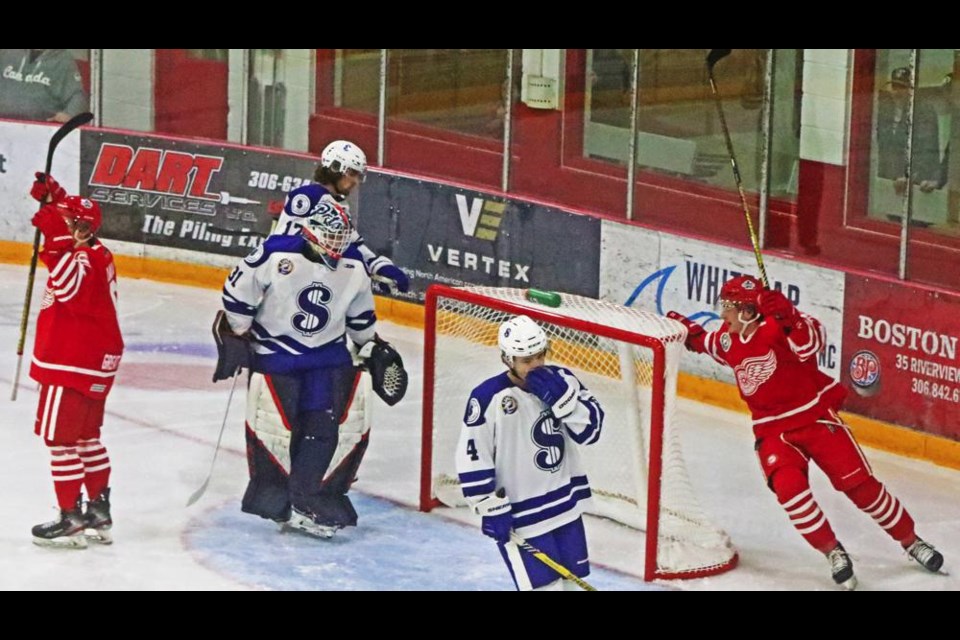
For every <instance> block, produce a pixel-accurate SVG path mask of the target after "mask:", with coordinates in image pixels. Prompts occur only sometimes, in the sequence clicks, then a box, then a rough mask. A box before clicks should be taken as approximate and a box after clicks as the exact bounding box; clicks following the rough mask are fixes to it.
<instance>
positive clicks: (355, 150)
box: [320, 140, 367, 178]
mask: <svg viewBox="0 0 960 640" xmlns="http://www.w3.org/2000/svg"><path fill="white" fill-rule="evenodd" d="M320 166H321V167H326V168H327V169H330V170H331V171H333V172H335V173H340V174H345V173H346V172H347V171H348V170H350V169H352V170H354V171H356V172H357V173H358V174H359V176H360V177H361V178H363V177H364V175H365V174H366V172H367V156H366V154H365V153H364V152H363V150H361V149H360V147H358V146H357V145H355V144H353V143H352V142H350V141H348V140H334V141H333V142H331V143H330V144H328V145H327V146H326V147H324V149H323V153H321V154H320Z"/></svg>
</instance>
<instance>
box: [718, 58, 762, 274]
mask: <svg viewBox="0 0 960 640" xmlns="http://www.w3.org/2000/svg"><path fill="white" fill-rule="evenodd" d="M731 51H732V49H710V52H709V53H708V54H707V76H708V77H709V78H710V90H711V91H712V92H713V101H714V104H716V106H717V115H719V116H720V127H721V128H722V129H723V138H724V140H726V143H727V153H728V154H730V165H731V166H732V167H733V179H734V181H736V183H737V193H739V194H740V204H741V205H742V206H743V215H744V217H746V219H747V230H748V231H749V232H750V242H751V244H753V255H754V256H755V257H756V258H757V267H759V268H760V280H761V282H763V286H764V287H766V288H768V289H769V288H770V283H769V281H768V280H767V270H766V268H764V266H763V256H762V255H760V241H759V240H758V239H757V232H756V231H755V230H754V228H753V219H752V218H751V217H750V208H749V207H748V206H747V196H746V194H744V192H743V181H742V180H741V179H740V169H739V168H738V167H737V156H736V154H735V153H734V152H733V141H732V140H731V139H730V129H729V128H727V118H726V116H724V114H723V104H722V103H721V102H720V92H719V91H717V82H716V80H714V78H713V66H714V65H715V64H717V62H719V61H720V60H723V59H724V58H726V57H727V56H728V55H730V52H731Z"/></svg>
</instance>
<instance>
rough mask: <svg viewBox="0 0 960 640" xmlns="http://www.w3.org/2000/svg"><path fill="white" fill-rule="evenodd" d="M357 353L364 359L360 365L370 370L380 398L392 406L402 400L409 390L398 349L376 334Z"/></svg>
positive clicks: (374, 388)
mask: <svg viewBox="0 0 960 640" xmlns="http://www.w3.org/2000/svg"><path fill="white" fill-rule="evenodd" d="M357 355H358V357H359V358H360V359H361V360H362V364H361V365H360V366H361V367H363V368H364V369H366V370H367V371H369V372H370V377H371V378H372V379H373V390H374V391H375V392H376V394H377V395H378V396H380V399H381V400H383V401H384V402H386V403H387V404H388V405H390V406H391V407H392V406H393V405H395V404H397V403H398V402H400V401H401V400H402V399H403V396H404V394H405V393H406V392H407V371H406V369H404V368H403V358H401V357H400V354H399V353H397V350H396V349H394V348H393V347H392V346H390V343H389V342H387V341H386V340H384V339H382V338H381V337H380V336H374V337H373V340H371V341H370V342H368V343H366V344H365V345H363V346H362V347H360V351H359V352H358V354H357Z"/></svg>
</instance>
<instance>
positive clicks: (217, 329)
mask: <svg viewBox="0 0 960 640" xmlns="http://www.w3.org/2000/svg"><path fill="white" fill-rule="evenodd" d="M213 339H214V340H215V341H216V343H217V369H216V371H214V372H213V381H214V382H219V381H220V380H227V379H229V378H232V377H233V376H235V375H237V374H238V373H240V370H241V369H249V368H250V341H249V340H247V339H246V338H243V337H240V336H238V335H237V334H235V333H234V332H233V329H231V328H230V323H228V322H227V314H226V313H225V312H224V311H223V309H221V310H220V311H217V315H216V317H215V318H214V319H213Z"/></svg>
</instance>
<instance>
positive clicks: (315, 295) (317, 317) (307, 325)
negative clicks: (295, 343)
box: [292, 282, 333, 336]
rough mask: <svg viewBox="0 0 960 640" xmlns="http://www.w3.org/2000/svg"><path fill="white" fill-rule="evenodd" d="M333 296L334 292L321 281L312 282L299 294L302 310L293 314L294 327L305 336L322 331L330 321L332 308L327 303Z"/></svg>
mask: <svg viewBox="0 0 960 640" xmlns="http://www.w3.org/2000/svg"><path fill="white" fill-rule="evenodd" d="M332 298H333V292H331V291H330V289H328V288H327V287H325V286H323V285H322V284H320V283H319V282H311V283H310V286H309V287H304V288H303V289H301V291H300V293H298V294H297V307H299V309H300V311H299V312H297V313H295V314H293V319H292V321H293V328H294V329H296V330H297V331H299V332H300V333H302V334H303V335H305V336H309V335H313V334H314V333H317V332H318V331H322V330H323V328H324V327H326V326H327V322H329V321H330V310H329V309H327V307H326V306H325V305H327V304H329V302H330V300H331V299H332Z"/></svg>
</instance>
